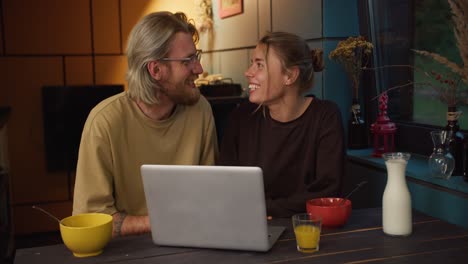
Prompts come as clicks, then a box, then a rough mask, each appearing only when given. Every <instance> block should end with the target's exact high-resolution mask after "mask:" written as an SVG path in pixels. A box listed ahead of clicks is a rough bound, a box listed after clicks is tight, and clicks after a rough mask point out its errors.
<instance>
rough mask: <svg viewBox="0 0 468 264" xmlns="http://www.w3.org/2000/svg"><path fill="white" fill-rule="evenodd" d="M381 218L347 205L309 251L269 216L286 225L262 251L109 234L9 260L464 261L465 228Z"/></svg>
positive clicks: (467, 249) (419, 217) (426, 219)
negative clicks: (81, 253)
mask: <svg viewBox="0 0 468 264" xmlns="http://www.w3.org/2000/svg"><path fill="white" fill-rule="evenodd" d="M396 217H397V216H396ZM381 218H382V210H381V208H369V209H359V210H353V212H352V215H351V217H350V219H349V221H348V223H347V224H346V225H345V226H344V227H341V228H337V229H326V228H324V229H323V230H322V235H321V239H320V251H319V252H316V253H312V254H304V253H300V252H298V251H297V250H296V242H295V240H294V233H293V231H292V226H291V220H290V219H273V220H271V224H272V225H282V226H285V227H286V230H285V232H284V233H283V234H282V236H281V237H280V239H279V240H278V241H277V242H276V244H275V245H274V246H273V248H272V249H271V250H270V251H268V252H266V253H260V252H249V251H235V250H215V249H199V248H177V247H161V246H157V245H155V244H153V242H152V240H151V236H150V235H149V234H147V235H141V236H131V237H124V238H119V239H114V240H112V241H111V242H110V243H109V244H108V245H107V247H106V248H105V249H104V252H103V253H102V254H101V255H99V256H96V257H90V258H76V257H74V256H73V255H72V253H71V252H70V251H68V249H67V248H66V247H65V246H64V245H63V244H58V245H53V246H45V247H35V248H27V249H21V250H18V251H17V252H16V256H15V263H17V264H23V263H28V264H31V263H50V264H54V263H130V264H144V263H425V264H428V263H443V264H447V263H468V230H467V229H464V228H462V227H459V226H456V225H452V224H449V223H447V222H444V221H442V220H439V219H436V218H433V217H430V216H427V215H424V214H421V213H419V212H414V213H413V233H412V234H411V235H410V236H408V237H391V236H388V235H385V234H384V233H383V231H382V219H381Z"/></svg>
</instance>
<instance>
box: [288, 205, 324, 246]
mask: <svg viewBox="0 0 468 264" xmlns="http://www.w3.org/2000/svg"><path fill="white" fill-rule="evenodd" d="M292 223H293V228H294V234H295V235H296V244H297V250H298V251H300V252H303V253H313V252H316V251H318V250H319V242H320V232H321V229H322V219H321V218H320V217H316V216H313V215H312V214H309V213H301V214H295V215H293V216H292Z"/></svg>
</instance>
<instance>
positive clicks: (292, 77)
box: [284, 66, 299, 85]
mask: <svg viewBox="0 0 468 264" xmlns="http://www.w3.org/2000/svg"><path fill="white" fill-rule="evenodd" d="M298 76H299V67H297V66H293V67H291V68H289V69H287V70H286V75H285V80H284V84H286V85H291V84H293V83H294V82H296V80H297V77H298Z"/></svg>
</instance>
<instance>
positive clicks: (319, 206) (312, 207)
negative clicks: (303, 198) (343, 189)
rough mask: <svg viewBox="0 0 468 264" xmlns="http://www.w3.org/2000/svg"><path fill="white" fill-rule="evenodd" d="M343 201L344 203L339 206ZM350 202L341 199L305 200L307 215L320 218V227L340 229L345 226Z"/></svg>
mask: <svg viewBox="0 0 468 264" xmlns="http://www.w3.org/2000/svg"><path fill="white" fill-rule="evenodd" d="M343 200H345V202H344V203H343V204H340V203H341V202H342V201H343ZM351 208H352V205H351V201H350V200H348V199H343V198H333V197H327V198H316V199H311V200H307V202H306V209H307V213H310V214H312V215H315V216H320V217H321V218H322V226H325V227H340V226H343V225H344V224H346V221H347V220H348V218H349V215H350V214H351Z"/></svg>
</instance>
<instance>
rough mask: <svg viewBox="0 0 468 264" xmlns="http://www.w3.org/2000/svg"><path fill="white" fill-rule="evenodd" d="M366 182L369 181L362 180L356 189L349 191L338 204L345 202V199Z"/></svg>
mask: <svg viewBox="0 0 468 264" xmlns="http://www.w3.org/2000/svg"><path fill="white" fill-rule="evenodd" d="M366 183H367V181H362V182H360V183H358V185H356V187H354V189H353V190H352V191H351V192H350V193H348V195H346V196H345V197H344V198H343V200H341V202H340V203H339V204H338V205H342V204H344V203H345V201H346V200H347V199H348V198H349V197H350V196H351V194H353V193H354V192H355V191H357V190H358V189H359V188H361V187H362V186H363V185H364V184H366Z"/></svg>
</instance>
